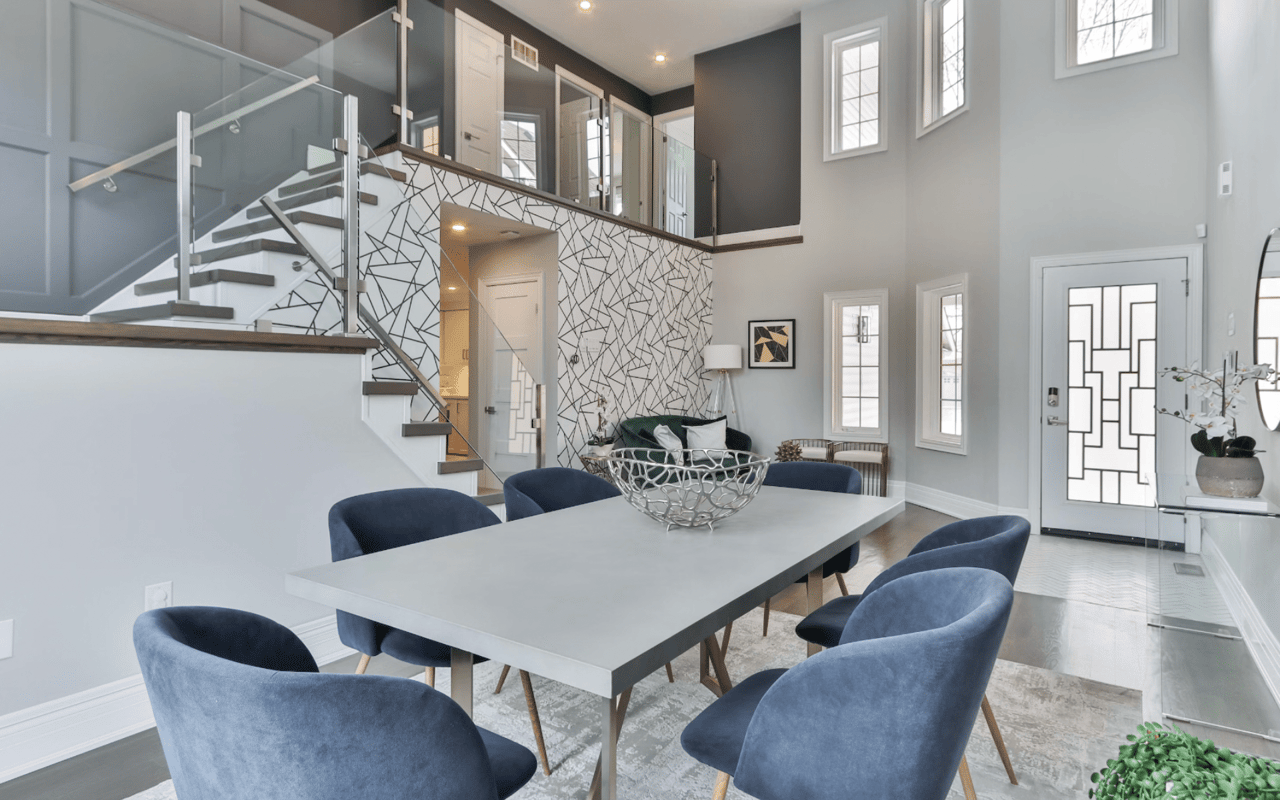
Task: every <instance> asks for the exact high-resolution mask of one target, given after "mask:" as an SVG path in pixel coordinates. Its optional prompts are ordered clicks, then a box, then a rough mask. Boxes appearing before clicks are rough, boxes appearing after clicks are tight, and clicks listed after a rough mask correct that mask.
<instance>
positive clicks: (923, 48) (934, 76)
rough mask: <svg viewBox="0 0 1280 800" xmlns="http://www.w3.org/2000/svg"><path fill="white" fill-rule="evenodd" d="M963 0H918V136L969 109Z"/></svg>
mask: <svg viewBox="0 0 1280 800" xmlns="http://www.w3.org/2000/svg"><path fill="white" fill-rule="evenodd" d="M964 7H965V0H920V52H921V54H922V56H923V61H922V63H921V69H920V125H919V126H918V128H917V130H916V135H917V136H922V135H924V134H925V133H928V132H929V131H930V130H932V129H933V128H935V127H937V126H938V125H940V124H942V123H943V122H945V121H946V120H948V119H950V118H951V116H952V115H953V114H956V113H958V112H960V111H964V110H965V109H967V108H968V107H969V105H968V102H969V100H968V92H967V91H966V87H967V80H966V75H967V72H966V69H965V54H966V52H967V48H966V43H967V41H968V40H967V39H966V30H967V28H966V24H965V18H964Z"/></svg>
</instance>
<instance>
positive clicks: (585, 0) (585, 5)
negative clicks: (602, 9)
mask: <svg viewBox="0 0 1280 800" xmlns="http://www.w3.org/2000/svg"><path fill="white" fill-rule="evenodd" d="M578 8H579V9H581V10H583V11H590V10H591V0H578Z"/></svg>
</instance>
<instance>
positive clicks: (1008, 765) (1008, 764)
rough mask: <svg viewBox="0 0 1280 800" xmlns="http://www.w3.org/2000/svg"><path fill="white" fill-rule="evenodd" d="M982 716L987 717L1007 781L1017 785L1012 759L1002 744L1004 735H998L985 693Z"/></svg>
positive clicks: (998, 731) (994, 715)
mask: <svg viewBox="0 0 1280 800" xmlns="http://www.w3.org/2000/svg"><path fill="white" fill-rule="evenodd" d="M982 716H984V717H986V718H987V727H988V728H990V729H991V738H992V739H995V740H996V750H998V751H1000V760H1001V761H1003V762H1004V771H1005V772H1007V773H1009V783H1012V784H1013V785H1014V786H1017V785H1018V776H1017V774H1015V773H1014V771H1013V761H1011V760H1010V759H1009V750H1008V749H1007V748H1006V747H1005V746H1004V737H1003V736H1001V735H1000V726H999V725H997V724H996V713H995V712H994V711H992V710H991V703H989V702H988V701H987V696H986V694H983V695H982Z"/></svg>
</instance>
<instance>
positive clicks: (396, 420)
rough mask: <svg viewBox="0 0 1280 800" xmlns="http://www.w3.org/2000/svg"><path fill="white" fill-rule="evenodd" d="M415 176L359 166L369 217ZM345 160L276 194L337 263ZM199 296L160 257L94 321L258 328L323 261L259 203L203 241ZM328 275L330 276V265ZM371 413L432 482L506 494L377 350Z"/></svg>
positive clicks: (368, 402) (372, 164)
mask: <svg viewBox="0 0 1280 800" xmlns="http://www.w3.org/2000/svg"><path fill="white" fill-rule="evenodd" d="M407 180H408V176H407V175H406V174H405V173H404V172H402V171H400V170H397V169H392V168H389V167H387V166H384V165H382V164H381V163H378V162H377V161H373V160H366V161H364V162H363V163H362V164H361V168H360V203H361V219H362V220H363V221H365V222H366V224H368V223H370V222H372V221H374V220H376V219H378V218H379V217H380V216H381V214H380V213H379V212H380V211H385V210H387V209H390V208H393V207H394V206H395V205H396V204H397V203H399V202H401V201H402V200H403V199H404V191H403V189H402V188H401V187H400V186H399V184H404V183H406V182H407ZM340 181H341V175H340V170H339V165H338V164H336V163H335V164H328V165H325V166H321V167H317V168H315V169H310V170H306V171H300V172H299V173H297V174H295V175H293V176H291V177H290V178H289V179H288V180H287V181H286V182H285V183H283V184H282V185H281V186H279V187H277V188H276V189H274V190H272V191H271V192H270V193H269V194H268V195H267V196H268V197H270V198H271V199H272V200H274V201H275V202H276V204H277V205H278V206H279V207H280V208H281V209H282V210H284V211H285V212H286V213H285V216H286V218H287V219H288V220H289V221H290V222H292V223H293V224H294V225H295V226H296V227H297V228H298V229H299V230H300V231H301V232H302V234H303V236H305V237H306V238H307V240H309V241H310V242H311V244H312V245H313V246H314V247H315V248H316V250H317V251H319V253H320V254H321V255H322V256H324V258H325V260H326V261H328V262H329V263H330V264H331V265H332V264H338V263H340V262H341V260H342V248H341V242H342V228H343V219H342V206H341V203H342V201H343V187H342V186H341V185H340ZM194 251H195V257H193V260H192V263H193V270H192V273H191V300H192V301H194V302H193V303H182V302H181V301H179V300H177V299H176V296H177V291H178V279H177V277H176V276H175V274H174V264H173V262H172V261H166V262H164V263H162V264H159V265H157V266H156V267H155V268H154V269H152V270H151V271H150V272H148V273H147V274H146V275H145V276H143V277H142V278H141V279H140V280H139V281H137V282H136V283H134V284H133V285H132V286H129V287H127V288H126V289H124V290H122V291H120V292H118V293H117V294H116V295H114V296H113V297H111V298H110V299H108V300H107V301H106V302H104V303H102V304H101V305H100V306H98V308H96V309H94V311H93V312H92V314H91V315H90V321H93V322H129V323H141V324H149V325H182V326H194V327H233V328H236V329H240V330H243V329H245V328H251V329H252V328H253V327H254V326H255V324H256V323H257V322H258V321H259V320H265V319H267V318H268V317H269V312H270V311H271V310H272V309H273V308H274V307H275V306H276V305H277V304H278V303H279V302H280V301H281V300H283V299H284V298H286V297H288V295H289V294H290V292H292V291H293V290H294V289H296V288H297V287H298V286H299V285H301V284H302V283H304V282H305V281H307V280H308V279H310V278H311V277H312V276H314V275H315V274H316V273H317V271H318V270H319V267H318V266H317V265H316V264H315V263H313V262H312V261H311V259H310V258H309V257H308V256H307V254H306V251H305V250H304V249H303V247H302V246H301V245H299V244H298V243H297V242H295V241H293V239H292V238H290V237H289V235H288V233H286V232H285V231H284V229H283V228H282V227H281V225H280V223H279V222H278V221H277V220H276V219H275V218H274V217H272V216H271V215H270V212H268V211H267V209H266V207H265V206H263V205H261V204H260V203H254V204H253V205H251V206H249V207H247V208H244V209H241V210H240V211H239V212H237V213H236V214H235V215H233V216H232V217H231V218H230V219H228V220H227V221H226V222H224V223H223V224H221V225H219V226H218V227H216V228H215V229H214V230H212V231H210V232H209V233H207V234H206V235H205V236H203V237H201V238H200V239H199V240H197V242H196V243H195V247H194ZM320 280H327V278H326V277H325V276H324V274H323V273H321V275H320ZM364 373H365V380H364V381H363V385H362V394H363V403H362V413H363V418H364V420H365V422H366V424H368V425H369V427H370V428H372V429H373V430H374V432H375V433H377V434H378V436H379V437H380V438H381V439H382V440H383V442H384V443H386V444H387V446H388V447H389V448H390V449H391V450H392V451H393V452H394V453H395V454H396V455H397V456H398V457H399V458H400V459H401V460H402V461H403V462H404V463H405V464H406V466H408V467H409V469H410V470H412V472H413V473H414V475H416V476H417V477H418V479H419V480H421V481H422V482H423V483H424V484H425V485H427V486H431V487H437V488H445V489H453V490H455V491H458V492H462V493H463V494H467V495H469V496H472V497H476V498H477V499H479V500H480V501H481V502H483V503H484V504H485V505H489V506H494V505H500V504H501V503H502V501H503V498H502V494H501V492H493V491H492V490H486V491H485V492H481V491H480V490H479V480H478V478H479V473H480V471H481V470H483V469H484V462H483V461H482V460H481V459H479V458H468V459H458V458H456V457H454V458H451V457H450V456H449V455H448V454H447V452H446V448H447V442H448V437H449V435H450V434H451V433H452V432H453V426H452V425H451V424H450V423H448V422H426V421H420V420H415V419H413V415H412V404H413V399H414V397H415V396H416V395H417V394H418V392H419V391H420V390H419V387H418V385H417V384H416V383H414V382H413V381H394V380H376V381H375V380H369V378H370V377H371V373H372V354H369V355H367V356H366V357H365V367H364Z"/></svg>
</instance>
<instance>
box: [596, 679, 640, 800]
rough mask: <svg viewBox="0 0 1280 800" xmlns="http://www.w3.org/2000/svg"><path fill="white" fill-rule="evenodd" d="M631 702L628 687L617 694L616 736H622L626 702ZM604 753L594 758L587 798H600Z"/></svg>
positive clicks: (597, 799)
mask: <svg viewBox="0 0 1280 800" xmlns="http://www.w3.org/2000/svg"><path fill="white" fill-rule="evenodd" d="M630 702H631V690H630V689H628V690H626V691H625V692H623V693H622V694H620V695H618V736H619V738H621V736H622V723H623V721H625V720H626V718H627V704H629V703H630ZM603 758H604V754H603V753H601V756H600V758H597V759H596V771H595V774H594V775H592V776H591V788H590V789H588V790H587V797H588V798H589V800H600V764H601V763H602V761H603Z"/></svg>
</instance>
